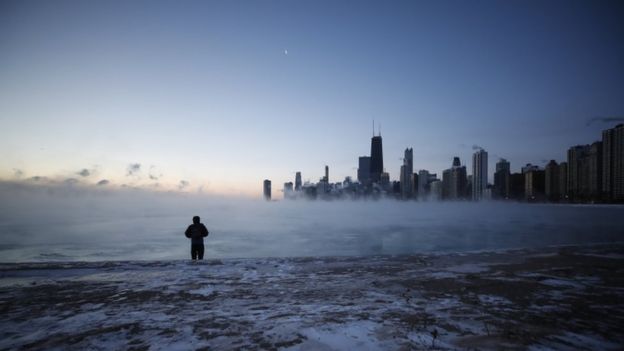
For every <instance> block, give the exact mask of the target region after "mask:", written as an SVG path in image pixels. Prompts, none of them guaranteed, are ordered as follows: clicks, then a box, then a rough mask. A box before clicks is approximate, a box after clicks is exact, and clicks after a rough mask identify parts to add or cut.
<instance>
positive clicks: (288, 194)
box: [284, 182, 294, 199]
mask: <svg viewBox="0 0 624 351" xmlns="http://www.w3.org/2000/svg"><path fill="white" fill-rule="evenodd" d="M293 197H294V193H293V183H292V182H286V183H284V199H292V198H293Z"/></svg>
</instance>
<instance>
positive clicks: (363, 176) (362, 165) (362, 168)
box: [357, 156, 371, 184]
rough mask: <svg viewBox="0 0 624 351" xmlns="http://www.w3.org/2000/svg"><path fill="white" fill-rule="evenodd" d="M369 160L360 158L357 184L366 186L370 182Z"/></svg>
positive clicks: (363, 157) (364, 157) (366, 157)
mask: <svg viewBox="0 0 624 351" xmlns="http://www.w3.org/2000/svg"><path fill="white" fill-rule="evenodd" d="M370 171H371V158H370V157H369V156H360V159H359V164H358V176H357V179H358V182H360V183H361V184H368V183H369V182H370Z"/></svg>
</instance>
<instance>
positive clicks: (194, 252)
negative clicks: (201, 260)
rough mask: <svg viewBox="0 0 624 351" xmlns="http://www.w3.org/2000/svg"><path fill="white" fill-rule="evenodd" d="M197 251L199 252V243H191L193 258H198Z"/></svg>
mask: <svg viewBox="0 0 624 351" xmlns="http://www.w3.org/2000/svg"><path fill="white" fill-rule="evenodd" d="M197 253H198V250H197V245H193V244H191V259H193V260H194V259H197Z"/></svg>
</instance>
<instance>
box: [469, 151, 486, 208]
mask: <svg viewBox="0 0 624 351" xmlns="http://www.w3.org/2000/svg"><path fill="white" fill-rule="evenodd" d="M487 184H488V153H487V151H485V150H483V149H480V150H479V151H477V152H475V153H474V154H473V155H472V199H473V200H476V201H479V200H481V199H483V192H484V191H485V189H486V188H487Z"/></svg>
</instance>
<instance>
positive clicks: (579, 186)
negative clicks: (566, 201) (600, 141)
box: [568, 145, 589, 201]
mask: <svg viewBox="0 0 624 351" xmlns="http://www.w3.org/2000/svg"><path fill="white" fill-rule="evenodd" d="M588 154H589V145H577V146H573V147H571V148H569V149H568V196H569V198H570V200H573V201H578V200H581V199H583V198H584V197H585V196H586V195H587V193H588V190H589V179H588V178H589V177H588V175H589V163H588V162H587V159H586V157H587V155H588Z"/></svg>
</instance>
